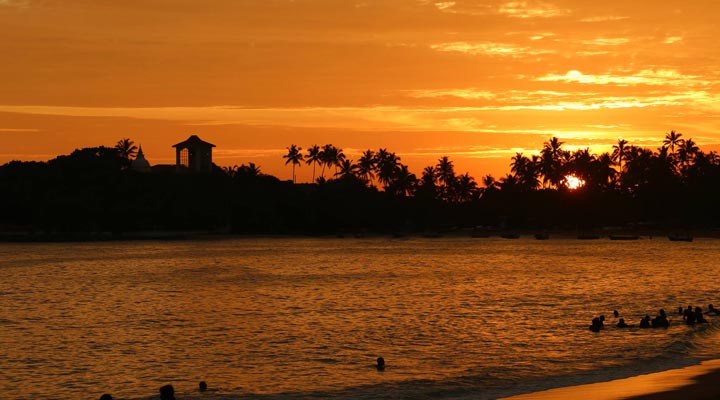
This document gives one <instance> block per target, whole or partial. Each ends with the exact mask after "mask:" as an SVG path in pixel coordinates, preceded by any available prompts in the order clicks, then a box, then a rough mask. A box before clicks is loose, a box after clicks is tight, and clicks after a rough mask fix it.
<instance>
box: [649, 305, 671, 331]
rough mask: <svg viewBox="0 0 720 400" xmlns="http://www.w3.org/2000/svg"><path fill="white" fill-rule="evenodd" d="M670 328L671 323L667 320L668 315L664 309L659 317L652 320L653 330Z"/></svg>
mask: <svg viewBox="0 0 720 400" xmlns="http://www.w3.org/2000/svg"><path fill="white" fill-rule="evenodd" d="M668 326H670V321H668V319H667V314H665V310H663V309H662V308H661V309H660V311H659V313H658V316H657V317H655V318H653V320H652V327H653V328H667V327H668Z"/></svg>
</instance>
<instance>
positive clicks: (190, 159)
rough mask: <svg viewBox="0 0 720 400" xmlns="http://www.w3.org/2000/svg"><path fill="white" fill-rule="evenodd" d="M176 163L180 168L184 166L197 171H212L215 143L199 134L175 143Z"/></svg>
mask: <svg viewBox="0 0 720 400" xmlns="http://www.w3.org/2000/svg"><path fill="white" fill-rule="evenodd" d="M173 147H174V148H175V165H176V166H177V169H178V170H180V169H182V168H183V167H185V168H188V169H189V170H191V171H195V172H210V171H211V170H212V148H213V147H215V145H214V144H212V143H208V142H206V141H204V140H202V139H200V138H199V137H197V135H192V136H190V137H189V138H187V140H185V141H184V142H180V143H178V144H174V145H173Z"/></svg>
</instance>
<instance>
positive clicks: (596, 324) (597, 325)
mask: <svg viewBox="0 0 720 400" xmlns="http://www.w3.org/2000/svg"><path fill="white" fill-rule="evenodd" d="M602 328H603V323H602V320H600V318H598V317H595V318H593V319H592V322H591V323H590V330H591V331H593V332H600V329H602Z"/></svg>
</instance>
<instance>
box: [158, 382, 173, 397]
mask: <svg viewBox="0 0 720 400" xmlns="http://www.w3.org/2000/svg"><path fill="white" fill-rule="evenodd" d="M160 400H175V388H173V387H172V385H165V386H163V387H161V388H160Z"/></svg>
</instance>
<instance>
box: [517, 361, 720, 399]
mask: <svg viewBox="0 0 720 400" xmlns="http://www.w3.org/2000/svg"><path fill="white" fill-rule="evenodd" d="M718 382H720V360H712V361H705V362H703V363H702V364H700V365H693V366H690V367H686V368H681V369H673V370H669V371H663V372H657V373H653V374H647V375H638V376H633V377H630V378H625V379H617V380H614V381H609V382H600V383H593V384H588V385H580V386H571V387H564V388H557V389H550V390H545V391H542V392H536V393H527V394H523V395H519V396H512V397H507V398H506V399H505V400H550V399H553V400H576V399H582V400H621V399H627V400H686V399H690V400H706V399H720V384H718Z"/></svg>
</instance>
